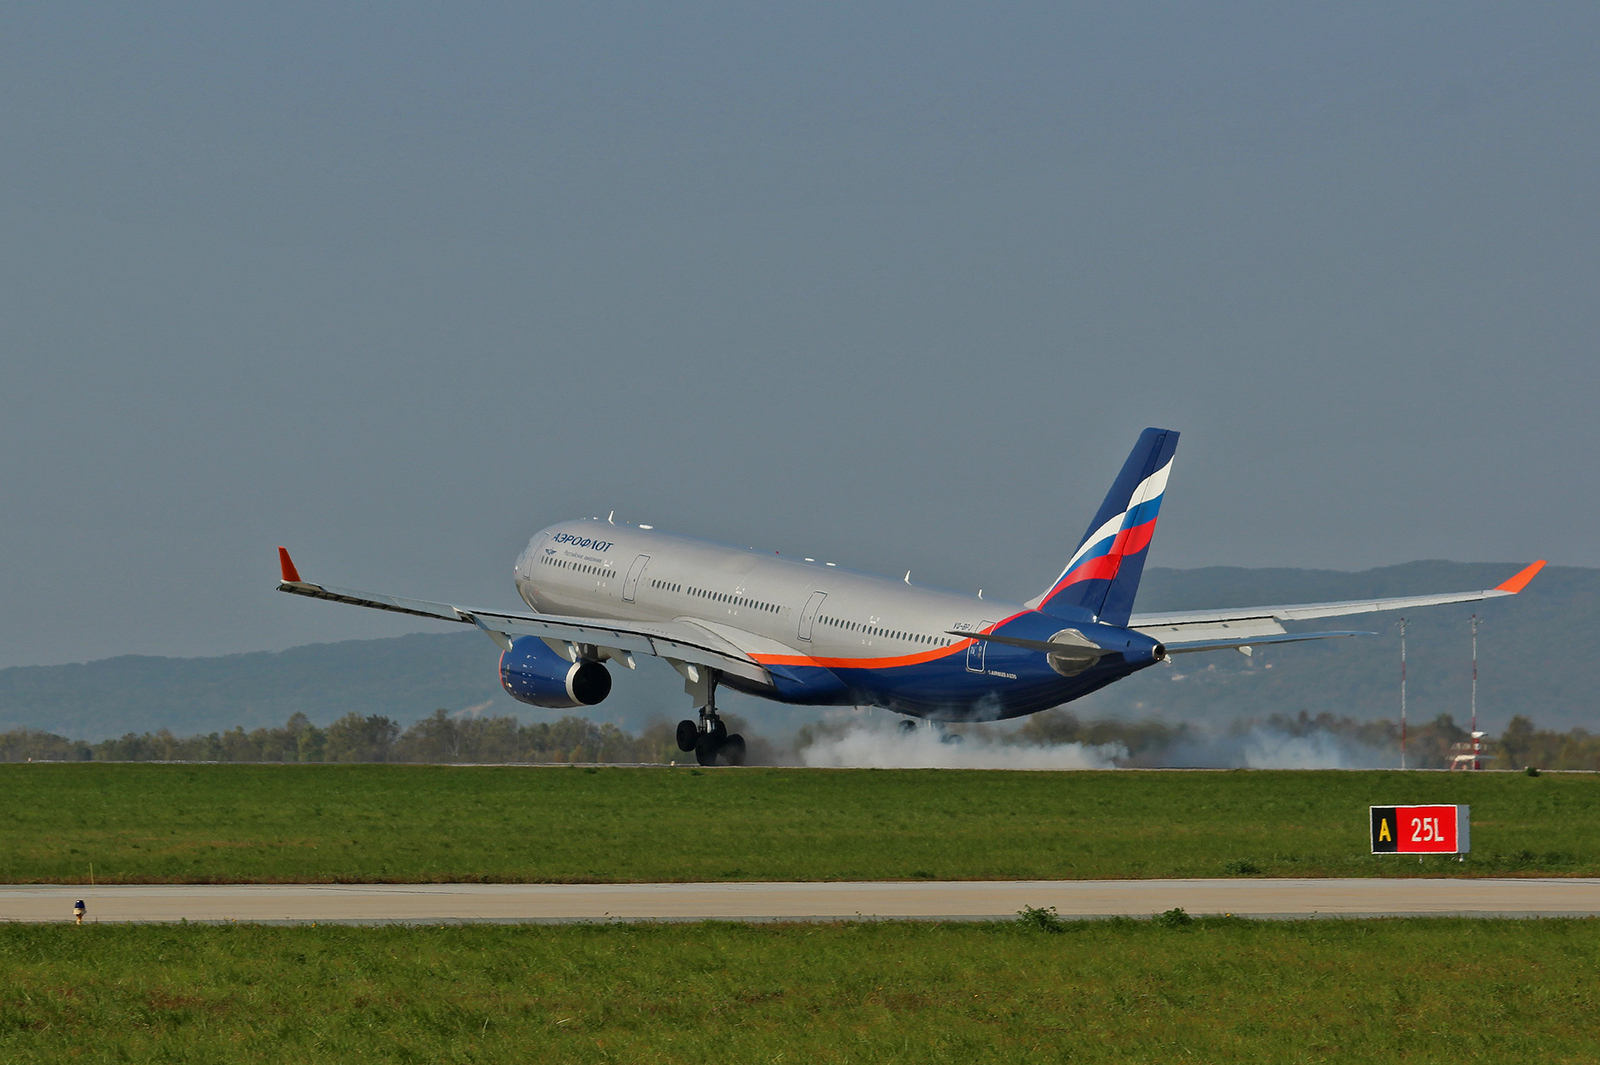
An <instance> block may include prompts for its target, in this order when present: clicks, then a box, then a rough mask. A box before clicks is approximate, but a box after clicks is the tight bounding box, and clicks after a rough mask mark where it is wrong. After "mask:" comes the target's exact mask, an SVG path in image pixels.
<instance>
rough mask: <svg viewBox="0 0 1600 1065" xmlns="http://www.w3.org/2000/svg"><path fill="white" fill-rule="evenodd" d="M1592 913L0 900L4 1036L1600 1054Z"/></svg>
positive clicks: (346, 1047)
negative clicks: (790, 921) (504, 908)
mask: <svg viewBox="0 0 1600 1065" xmlns="http://www.w3.org/2000/svg"><path fill="white" fill-rule="evenodd" d="M1597 976H1600V922H1596V921H1594V920H1550V921H1470V920H1452V919H1427V920H1422V919H1417V920H1384V921H1361V922H1356V921H1308V922H1295V923H1277V922H1248V921H1239V920H1231V919H1226V918H1218V919H1202V920H1198V921H1194V922H1192V923H1189V924H1169V925H1166V926H1164V925H1161V924H1159V923H1157V922H1152V921H1139V922H1135V921H1126V920H1124V921H1106V922H1089V923H1081V924H1073V925H1070V926H1068V927H1067V929H1066V930H1065V931H1063V932H1060V933H1059V934H1051V933H1050V932H1048V931H1047V930H1045V929H1042V928H1039V927H1036V926H1028V925H1024V924H1022V923H1019V922H1013V923H1010V924H990V925H961V924H946V925H919V924H840V925H820V926H796V925H757V926H751V925H744V926H741V925H728V924H707V925H693V926H611V927H598V926H520V927H499V926H482V925H478V926H465V927H432V928H397V927H386V928H349V927H328V926H323V927H317V928H308V927H299V928H291V927H267V926H259V925H257V926H247V925H240V926H221V927H217V926H181V925H180V926H175V925H167V926H127V925H121V926H111V925H105V926H86V927H84V928H74V927H71V926H69V925H52V926H15V925H13V926H7V927H0V1058H3V1059H4V1060H5V1061H7V1062H44V1061H66V1060H72V1061H83V1062H100V1061H133V1062H141V1061H194V1062H218V1061H229V1062H256V1061H295V1062H350V1061H381V1062H389V1061H395V1062H423V1061H426V1062H500V1061H505V1062H523V1061H562V1062H591V1061H592V1062H601V1061H627V1062H737V1063H745V1062H773V1061H776V1062H809V1061H819V1062H877V1061H893V1062H988V1061H993V1062H1035V1061H1087V1062H1093V1061H1112V1060H1116V1061H1141V1062H1142V1061H1149V1062H1170V1061H1173V1060H1196V1061H1211V1062H1230V1061H1249V1062H1263V1061H1264V1062H1276V1061H1283V1062H1318V1061H1330V1062H1331V1061H1339V1062H1349V1061H1357V1062H1368V1061H1375V1062H1387V1061H1402V1060H1403V1061H1411V1062H1431V1061H1438V1062H1462V1061H1469V1062H1474V1061H1493V1062H1506V1061H1535V1060H1537V1061H1549V1062H1559V1061H1593V1060H1595V1059H1596V1057H1597V1056H1600V990H1597V984H1596V977H1597Z"/></svg>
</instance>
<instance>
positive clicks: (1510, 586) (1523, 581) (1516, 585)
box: [1494, 558, 1544, 595]
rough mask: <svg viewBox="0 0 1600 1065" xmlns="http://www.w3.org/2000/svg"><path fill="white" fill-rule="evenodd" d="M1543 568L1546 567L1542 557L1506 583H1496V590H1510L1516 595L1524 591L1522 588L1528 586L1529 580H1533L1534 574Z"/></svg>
mask: <svg viewBox="0 0 1600 1065" xmlns="http://www.w3.org/2000/svg"><path fill="white" fill-rule="evenodd" d="M1542 569H1544V559H1542V558H1541V559H1540V560H1539V561H1537V562H1535V563H1534V564H1533V565H1531V566H1528V567H1527V568H1526V569H1524V570H1523V571H1522V572H1521V573H1519V574H1517V575H1516V576H1515V577H1512V578H1511V579H1510V580H1508V581H1506V582H1505V583H1504V584H1497V585H1495V587H1494V590H1495V591H1497V592H1510V593H1511V594H1512V595H1516V594H1517V593H1518V592H1520V591H1522V589H1524V588H1526V587H1527V586H1528V582H1529V581H1531V580H1533V577H1534V574H1536V573H1538V572H1539V571H1540V570H1542Z"/></svg>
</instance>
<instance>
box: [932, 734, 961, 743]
mask: <svg viewBox="0 0 1600 1065" xmlns="http://www.w3.org/2000/svg"><path fill="white" fill-rule="evenodd" d="M939 742H940V743H955V744H960V743H965V742H966V737H964V736H962V735H961V733H959V732H947V733H945V734H944V735H943V736H940V737H939Z"/></svg>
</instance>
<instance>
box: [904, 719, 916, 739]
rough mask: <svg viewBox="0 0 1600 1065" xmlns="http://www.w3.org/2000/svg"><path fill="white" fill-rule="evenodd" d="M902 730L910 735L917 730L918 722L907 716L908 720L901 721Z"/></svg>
mask: <svg viewBox="0 0 1600 1065" xmlns="http://www.w3.org/2000/svg"><path fill="white" fill-rule="evenodd" d="M900 731H901V733H903V734H905V735H908V736H909V735H910V734H911V733H913V732H915V731H917V723H916V722H915V721H912V720H911V719H910V718H907V719H906V720H904V721H902V722H900Z"/></svg>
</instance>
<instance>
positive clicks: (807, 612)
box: [796, 592, 828, 642]
mask: <svg viewBox="0 0 1600 1065" xmlns="http://www.w3.org/2000/svg"><path fill="white" fill-rule="evenodd" d="M826 598H828V593H827V592H812V593H811V598H810V599H807V600H806V608H805V609H804V610H802V611H800V631H799V632H798V633H797V634H796V635H798V636H799V637H800V638H801V639H802V640H805V641H807V642H810V640H811V626H812V624H813V623H814V622H815V621H816V620H817V611H818V610H820V609H821V608H822V601H823V600H824V599H826Z"/></svg>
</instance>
